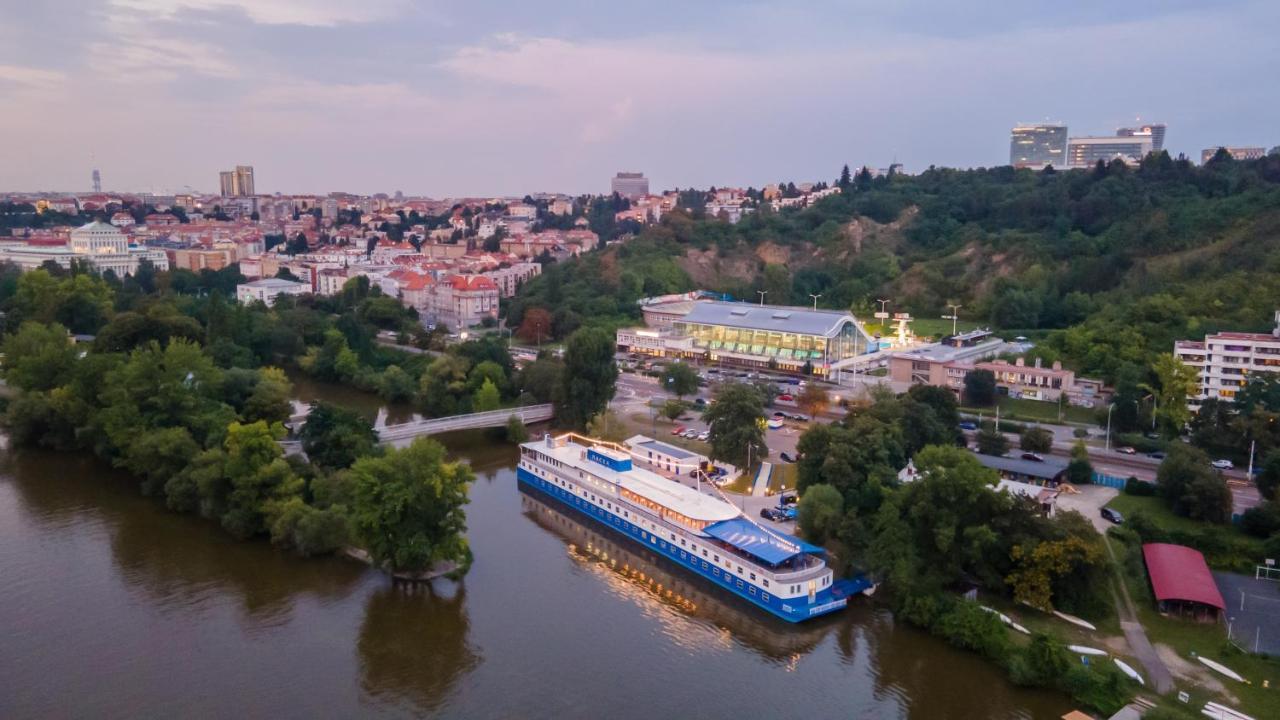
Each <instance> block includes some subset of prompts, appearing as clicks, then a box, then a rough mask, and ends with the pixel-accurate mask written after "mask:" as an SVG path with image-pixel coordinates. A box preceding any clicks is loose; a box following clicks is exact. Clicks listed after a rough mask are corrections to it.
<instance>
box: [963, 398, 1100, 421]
mask: <svg viewBox="0 0 1280 720" xmlns="http://www.w3.org/2000/svg"><path fill="white" fill-rule="evenodd" d="M997 403H998V404H999V405H1000V419H1001V420H1011V421H1014V420H1021V421H1024V422H1026V421H1034V422H1047V423H1057V422H1058V403H1056V402H1046V401H1043V400H1024V399H1022V398H1011V397H1000V398H999V399H998V400H997ZM961 410H962V411H963V412H967V413H972V414H974V415H976V414H978V413H982V415H983V417H984V418H985V417H993V418H994V417H995V413H996V411H995V408H961ZM1062 420H1063V422H1073V423H1082V424H1087V425H1093V424H1095V420H1096V419H1095V418H1094V411H1093V410H1092V409H1090V408H1082V407H1075V406H1073V405H1068V404H1066V403H1063V404H1062Z"/></svg>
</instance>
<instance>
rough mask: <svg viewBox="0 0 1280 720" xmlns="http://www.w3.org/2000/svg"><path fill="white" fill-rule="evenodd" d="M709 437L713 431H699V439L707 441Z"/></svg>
mask: <svg viewBox="0 0 1280 720" xmlns="http://www.w3.org/2000/svg"><path fill="white" fill-rule="evenodd" d="M709 437H711V432H710V431H709V430H703V431H702V432H700V433H698V439H699V440H701V441H702V442H706V441H707V438H709Z"/></svg>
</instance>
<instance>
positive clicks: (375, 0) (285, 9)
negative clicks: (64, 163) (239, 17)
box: [111, 0, 408, 27]
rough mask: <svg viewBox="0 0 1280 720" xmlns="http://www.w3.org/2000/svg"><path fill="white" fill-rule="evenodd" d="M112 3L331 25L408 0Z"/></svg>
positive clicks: (378, 17) (166, 13)
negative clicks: (227, 13) (236, 12)
mask: <svg viewBox="0 0 1280 720" xmlns="http://www.w3.org/2000/svg"><path fill="white" fill-rule="evenodd" d="M111 4H112V5H113V6H116V7H118V8H123V9H126V10H134V11H139V12H142V13H145V14H148V15H151V16H153V17H160V18H166V19H169V18H173V17H175V16H177V15H179V14H180V13H182V12H183V11H190V10H196V11H219V10H233V11H238V12H241V13H243V14H244V15H246V16H248V18H249V19H250V20H252V21H254V22H255V23H259V24H262V25H306V26H312V27H330V26H334V25H339V24H342V23H372V22H380V21H384V20H388V19H390V18H392V17H394V16H396V15H397V14H399V13H400V12H401V11H402V10H403V9H405V7H407V4H408V3H407V0H358V1H353V0H111Z"/></svg>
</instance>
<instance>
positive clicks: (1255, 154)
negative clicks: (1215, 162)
mask: <svg viewBox="0 0 1280 720" xmlns="http://www.w3.org/2000/svg"><path fill="white" fill-rule="evenodd" d="M1219 150H1226V151H1227V154H1228V155H1230V156H1231V157H1233V158H1235V159H1236V160H1258V159H1260V158H1262V157H1264V156H1266V154H1267V149H1266V148H1261V147H1230V146H1227V145H1222V146H1219V147H1213V148H1205V149H1204V150H1201V151H1200V164H1201V165H1203V164H1205V163H1207V162H1209V161H1210V160H1212V159H1213V156H1214V155H1217V154H1218V151H1219Z"/></svg>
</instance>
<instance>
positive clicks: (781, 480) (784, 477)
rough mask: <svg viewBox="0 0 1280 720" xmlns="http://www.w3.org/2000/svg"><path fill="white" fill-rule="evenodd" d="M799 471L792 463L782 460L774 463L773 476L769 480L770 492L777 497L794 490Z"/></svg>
mask: <svg viewBox="0 0 1280 720" xmlns="http://www.w3.org/2000/svg"><path fill="white" fill-rule="evenodd" d="M797 476H798V471H797V470H796V466H795V465H794V464H792V463H788V462H782V461H781V460H779V461H777V462H775V463H773V476H772V477H770V478H769V492H770V493H773V494H774V495H777V494H778V493H781V492H783V491H784V490H794V489H795V487H796V477H797Z"/></svg>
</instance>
